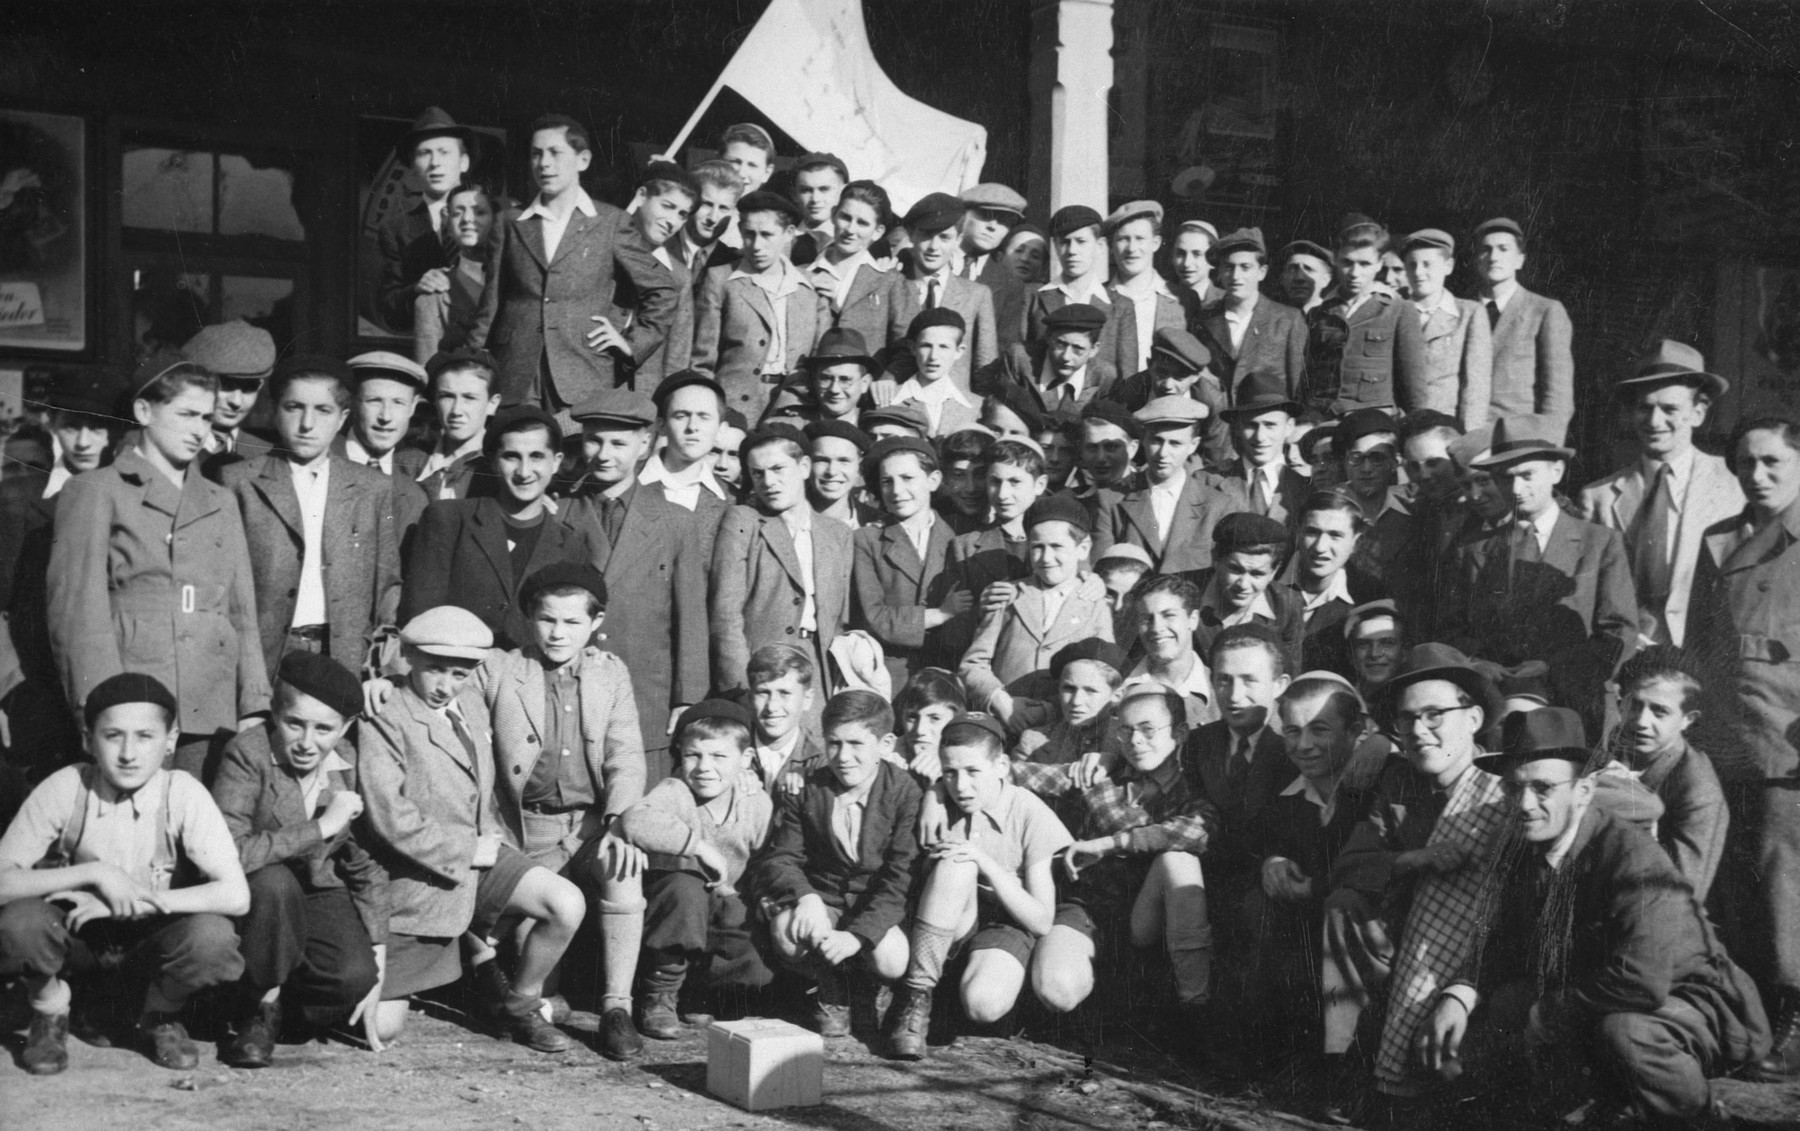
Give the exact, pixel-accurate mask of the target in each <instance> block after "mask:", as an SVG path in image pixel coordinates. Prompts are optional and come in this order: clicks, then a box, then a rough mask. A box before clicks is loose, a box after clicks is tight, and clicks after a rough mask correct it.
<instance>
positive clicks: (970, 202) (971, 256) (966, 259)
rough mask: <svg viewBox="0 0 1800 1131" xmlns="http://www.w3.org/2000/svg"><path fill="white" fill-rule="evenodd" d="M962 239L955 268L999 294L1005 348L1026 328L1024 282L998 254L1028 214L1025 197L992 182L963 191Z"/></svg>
mask: <svg viewBox="0 0 1800 1131" xmlns="http://www.w3.org/2000/svg"><path fill="white" fill-rule="evenodd" d="M962 202H963V208H964V212H963V217H962V229H961V235H962V242H961V244H960V245H959V246H958V257H957V263H958V266H957V268H956V273H957V274H958V275H961V276H962V277H963V278H965V279H967V280H969V282H971V283H980V284H981V285H982V286H984V287H986V288H987V289H988V291H989V292H990V293H991V294H992V295H993V296H994V336H995V338H996V339H997V342H996V344H997V345H998V347H999V348H1000V349H1002V350H1004V349H1006V347H1007V346H1010V345H1012V344H1013V343H1014V342H1016V341H1018V340H1019V338H1020V336H1021V335H1023V334H1024V333H1025V298H1026V293H1025V284H1024V283H1022V282H1020V281H1019V278H1018V276H1017V275H1014V274H1013V271H1012V268H1011V267H1008V266H1007V265H1006V261H1005V260H1004V259H1001V258H1000V256H999V254H998V253H999V250H1000V245H1001V244H1002V243H1005V242H1006V237H1007V235H1008V234H1009V233H1010V232H1011V231H1012V230H1013V228H1015V227H1016V226H1018V225H1019V224H1020V223H1022V222H1023V221H1024V219H1025V198H1024V197H1022V196H1020V195H1019V194H1018V193H1017V192H1015V191H1014V190H1013V189H1011V188H1009V187H1008V186H1006V185H1002V184H994V183H992V182H988V183H984V184H979V185H976V186H974V187H973V188H970V189H966V190H964V192H963V194H962Z"/></svg>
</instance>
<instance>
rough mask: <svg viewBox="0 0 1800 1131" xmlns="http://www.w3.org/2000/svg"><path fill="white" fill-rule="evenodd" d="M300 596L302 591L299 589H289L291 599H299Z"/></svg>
mask: <svg viewBox="0 0 1800 1131" xmlns="http://www.w3.org/2000/svg"><path fill="white" fill-rule="evenodd" d="M299 595H300V591H299V590H298V589H289V590H288V596H290V597H297V596H299Z"/></svg>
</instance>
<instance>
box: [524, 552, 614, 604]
mask: <svg viewBox="0 0 1800 1131" xmlns="http://www.w3.org/2000/svg"><path fill="white" fill-rule="evenodd" d="M569 585H574V586H578V587H579V588H582V589H586V590H587V591H588V592H589V593H592V594H593V595H594V598H595V599H596V600H598V601H599V602H600V607H601V608H603V609H604V608H605V607H606V578H605V577H603V576H601V574H600V571H599V570H597V569H595V568H594V567H593V566H591V565H589V564H588V563H587V562H551V563H550V564H549V565H547V566H545V567H544V568H543V569H540V570H538V571H537V572H536V573H534V574H532V575H531V576H530V577H527V578H526V579H525V584H524V585H521V586H520V587H519V605H520V606H521V607H525V608H528V607H530V605H531V602H532V601H533V600H535V599H536V598H537V595H538V594H539V593H542V592H543V591H544V590H546V589H561V588H563V587H565V586H569Z"/></svg>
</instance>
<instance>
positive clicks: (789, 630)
mask: <svg viewBox="0 0 1800 1131" xmlns="http://www.w3.org/2000/svg"><path fill="white" fill-rule="evenodd" d="M786 632H787V634H788V635H789V636H792V635H794V626H793V625H791V624H790V625H788V626H787V629H786Z"/></svg>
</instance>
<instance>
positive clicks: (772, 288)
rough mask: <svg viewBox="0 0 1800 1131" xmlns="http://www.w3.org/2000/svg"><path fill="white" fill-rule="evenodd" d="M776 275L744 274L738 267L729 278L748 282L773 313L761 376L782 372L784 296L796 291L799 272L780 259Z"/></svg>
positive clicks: (784, 364)
mask: <svg viewBox="0 0 1800 1131" xmlns="http://www.w3.org/2000/svg"><path fill="white" fill-rule="evenodd" d="M776 268H777V271H776V275H775V277H774V279H772V280H771V279H770V278H769V277H768V276H766V275H760V274H757V273H756V272H754V271H746V270H744V269H743V268H741V267H739V268H737V269H736V270H734V271H732V273H731V278H733V279H748V280H750V281H751V282H752V283H754V284H756V286H757V287H758V288H760V289H761V290H762V292H763V294H765V295H767V296H768V299H769V309H770V310H771V311H772V312H773V314H774V320H775V325H774V327H773V330H774V332H773V333H771V334H770V335H769V352H768V354H767V356H765V357H764V358H763V364H762V371H763V372H764V373H786V372H787V368H788V365H787V356H788V340H787V336H788V317H787V315H788V296H789V295H792V294H793V293H794V292H795V291H797V290H799V289H800V288H801V286H802V285H803V284H802V283H801V282H800V272H799V271H797V270H795V269H794V265H793V264H791V263H789V262H788V261H787V260H785V259H783V260H781V261H779V262H778V263H777V264H776Z"/></svg>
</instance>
